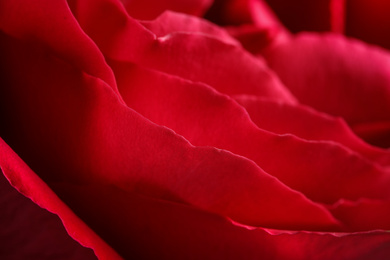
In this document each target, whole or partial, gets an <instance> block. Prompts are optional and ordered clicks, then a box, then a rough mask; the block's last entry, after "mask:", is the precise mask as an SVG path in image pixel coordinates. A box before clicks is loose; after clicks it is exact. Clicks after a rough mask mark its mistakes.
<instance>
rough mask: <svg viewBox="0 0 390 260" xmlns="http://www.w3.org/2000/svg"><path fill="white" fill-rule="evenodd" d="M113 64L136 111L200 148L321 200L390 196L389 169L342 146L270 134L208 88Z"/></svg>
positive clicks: (127, 100)
mask: <svg viewBox="0 0 390 260" xmlns="http://www.w3.org/2000/svg"><path fill="white" fill-rule="evenodd" d="M109 63H110V65H111V67H112V68H113V70H114V71H115V75H116V76H117V82H118V88H119V89H120V92H121V94H122V96H123V99H124V100H125V101H126V102H127V104H128V105H129V106H130V107H132V108H134V109H136V110H137V111H138V112H140V113H141V114H142V115H144V116H146V117H147V118H149V119H151V120H152V121H153V122H156V123H158V124H161V125H164V126H168V127H169V128H171V129H173V130H174V131H175V132H177V133H179V134H181V135H183V136H184V137H185V138H187V139H188V140H189V141H190V142H191V143H193V144H195V145H200V146H215V147H217V148H222V149H227V150H229V151H232V152H233V153H236V154H239V155H242V156H245V157H247V158H249V159H251V160H253V161H254V162H256V163H257V164H258V165H259V166H260V167H261V168H263V169H264V170H265V171H266V172H268V173H270V174H271V175H273V176H275V177H277V178H278V179H280V180H281V181H282V182H283V183H285V184H287V185H288V186H289V187H291V188H293V189H295V190H298V191H300V192H303V193H304V194H305V195H306V196H307V197H309V198H310V199H312V200H315V201H321V202H327V203H329V202H331V201H333V202H335V201H337V200H338V199H340V198H354V199H357V198H360V197H375V198H388V197H389V196H390V194H389V192H388V191H389V189H388V185H389V181H390V179H389V175H388V170H386V169H384V168H381V167H380V166H379V165H375V164H374V163H371V162H369V161H368V160H365V159H363V158H362V157H361V156H359V155H358V154H356V153H354V152H352V151H351V150H349V149H346V148H344V147H342V146H340V145H338V144H337V143H334V142H322V141H321V142H313V141H310V142H309V141H305V140H302V139H299V138H296V137H294V136H292V135H284V136H279V135H275V134H273V133H270V132H266V131H264V130H262V129H259V128H257V127H256V125H254V124H253V122H251V120H250V118H249V117H248V114H247V113H246V111H245V110H244V109H243V108H242V107H240V106H238V105H237V104H236V103H235V102H233V101H232V100H231V99H229V98H228V97H226V96H221V95H220V94H219V93H216V92H215V91H214V90H213V89H211V88H210V87H208V86H205V85H202V84H194V83H192V82H188V81H186V80H183V79H180V78H177V77H172V76H170V75H167V74H163V73H161V72H156V71H151V70H147V69H144V68H140V67H137V66H134V65H132V64H129V63H119V62H114V61H109ZM383 154H386V153H382V154H381V155H383ZM386 155H387V156H388V154H386Z"/></svg>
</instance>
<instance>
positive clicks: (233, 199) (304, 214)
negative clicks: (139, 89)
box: [0, 36, 335, 229]
mask: <svg viewBox="0 0 390 260" xmlns="http://www.w3.org/2000/svg"><path fill="white" fill-rule="evenodd" d="M1 42H2V46H1V48H0V50H2V51H3V53H2V57H4V58H3V62H4V64H7V66H6V67H5V66H4V67H5V70H4V75H3V79H4V81H3V83H2V86H3V88H2V93H1V95H0V97H1V102H0V104H1V106H2V109H1V110H0V111H1V114H0V115H1V120H2V122H4V123H3V124H2V128H1V129H0V133H1V136H2V137H3V138H4V139H5V140H6V141H7V143H9V144H10V145H12V147H13V148H14V149H15V150H16V151H17V152H18V154H20V156H21V157H22V158H23V159H24V160H26V162H27V163H28V164H29V165H30V166H31V167H32V168H33V169H34V170H35V171H36V172H37V173H39V175H40V176H41V177H42V179H43V180H45V181H47V182H54V181H63V180H65V181H73V182H78V183H79V182H82V183H84V182H87V183H90V182H96V181H98V182H100V181H102V182H108V183H115V184H116V185H118V186H120V187H122V188H124V189H128V190H138V191H140V192H142V193H145V194H149V195H151V196H156V197H161V198H167V199H172V200H176V201H185V202H187V203H191V204H194V205H197V206H198V207H200V208H204V209H207V210H210V211H214V212H218V213H220V214H222V215H227V216H230V217H232V218H233V219H235V220H237V221H240V222H243V223H247V224H253V225H268V226H270V227H271V226H272V227H283V228H297V229H298V228H308V229H328V228H329V227H334V226H335V221H334V220H333V219H332V218H331V216H330V214H329V213H328V212H327V211H326V210H325V209H324V208H322V207H320V206H318V205H317V204H314V203H313V202H311V201H309V200H307V199H306V198H305V197H304V196H303V195H302V194H300V193H297V192H295V191H292V190H290V189H289V188H287V187H286V186H284V185H282V184H281V183H280V182H279V181H278V180H276V179H275V178H273V177H271V176H269V175H268V174H266V173H265V172H263V171H262V170H261V169H260V168H258V167H257V166H256V165H255V164H254V163H253V162H251V161H249V160H246V159H244V158H242V157H238V156H234V155H233V154H231V153H228V152H224V151H220V150H217V149H212V148H194V147H193V146H191V145H190V144H189V143H188V142H187V141H186V140H184V139H182V138H180V137H179V136H177V135H175V134H174V133H173V132H172V131H170V130H168V129H164V128H161V127H157V126H155V125H153V124H151V123H150V122H148V121H147V120H145V119H144V118H142V117H141V116H140V115H138V114H137V113H135V112H134V111H132V110H130V109H128V108H127V107H126V106H125V105H124V104H123V103H122V102H121V101H120V100H119V99H118V97H117V96H116V95H115V94H114V92H113V91H112V90H111V89H109V88H108V87H107V85H106V84H105V83H104V82H102V81H101V80H99V79H96V78H93V77H91V76H88V75H87V74H85V73H83V72H81V71H79V70H77V69H75V68H74V67H73V66H71V65H70V64H67V63H64V62H63V61H62V60H59V59H58V58H57V57H56V56H57V55H55V53H50V51H49V50H47V49H46V48H43V49H41V48H40V47H37V46H34V43H32V42H29V43H21V42H19V41H16V40H13V39H9V38H8V37H6V36H3V37H2V38H1ZM20 75H23V76H20ZM8 111H12V114H10V112H8ZM36 149H38V150H37V151H35V150H36ZM53 173H55V174H53ZM108 173H109V174H108ZM275 195H277V196H275ZM264 198H266V199H264ZM275 205H278V206H275ZM286 216H288V217H286Z"/></svg>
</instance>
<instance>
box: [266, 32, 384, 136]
mask: <svg viewBox="0 0 390 260" xmlns="http://www.w3.org/2000/svg"><path fill="white" fill-rule="evenodd" d="M264 55H265V58H266V59H267V61H268V64H269V66H270V67H271V68H272V69H273V70H274V71H275V72H277V74H278V76H279V77H280V78H281V80H282V81H283V82H284V83H285V84H286V85H287V87H288V88H289V89H290V90H291V92H292V93H293V94H294V95H295V96H296V97H297V98H298V99H299V101H301V102H302V103H304V104H307V105H309V106H312V107H313V108H316V109H318V110H320V111H324V112H326V113H329V114H331V115H335V116H341V117H343V118H344V119H345V120H346V121H347V122H348V123H349V124H350V125H351V126H352V127H354V126H355V125H356V126H357V125H360V124H366V123H375V122H382V121H388V120H389V119H390V105H389V104H390V76H389V75H390V73H389V72H390V55H389V53H387V52H386V51H384V50H382V49H378V48H375V47H373V46H368V45H365V44H363V43H361V42H358V41H354V40H346V39H344V38H342V37H341V36H336V35H316V34H301V35H298V36H296V37H293V38H290V39H287V40H285V41H279V43H278V44H275V45H274V46H273V47H270V48H269V49H268V50H267V51H265V52H264ZM387 133H389V132H388V130H387Z"/></svg>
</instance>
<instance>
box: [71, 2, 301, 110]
mask: <svg viewBox="0 0 390 260" xmlns="http://www.w3.org/2000/svg"><path fill="white" fill-rule="evenodd" d="M77 3H78V5H75V6H74V7H72V10H74V11H73V12H74V13H75V15H76V17H77V19H78V21H79V22H80V25H81V26H82V27H83V29H84V30H85V31H86V32H87V33H88V35H89V36H90V37H91V38H92V39H94V41H95V42H96V43H97V44H98V45H99V47H100V49H101V51H102V52H103V54H104V55H105V56H106V58H110V59H116V60H119V61H130V62H137V63H139V64H142V65H144V66H147V67H151V68H154V69H158V70H162V71H165V72H167V73H170V74H174V75H179V76H181V77H183V78H188V79H191V80H194V81H201V82H204V83H207V84H209V85H211V86H213V87H214V88H215V89H217V90H218V91H220V92H222V93H228V94H243V93H247V94H253V95H261V96H268V97H270V98H275V99H280V100H285V101H286V102H292V103H293V102H295V98H294V97H293V96H292V95H291V94H290V93H289V92H288V91H287V90H286V89H285V87H284V86H283V85H282V84H281V83H280V81H279V80H278V78H277V77H276V76H275V75H274V74H273V72H272V71H270V70H269V69H268V68H267V66H266V65H265V63H264V62H262V61H260V60H256V59H255V58H254V57H253V56H252V55H250V54H248V53H247V52H245V51H243V50H242V49H241V48H239V47H237V46H233V45H231V44H226V43H224V42H221V41H219V40H217V39H215V38H212V37H207V36H205V35H192V34H188V33H172V34H168V35H166V36H164V37H160V38H158V37H157V36H156V35H154V34H152V33H151V32H150V31H149V30H146V29H145V28H144V27H142V26H141V25H140V24H139V23H138V22H137V21H135V20H134V19H132V18H131V17H129V16H127V15H126V13H124V12H125V11H124V10H122V9H121V6H120V5H118V3H117V2H115V0H99V1H79V2H77ZM87 3H89V4H87ZM83 4H84V5H86V6H84V5H83ZM101 17H104V19H101ZM91 21H93V23H91ZM233 64H234V66H233ZM205 68H207V69H205ZM237 68H239V69H237ZM260 82H261V84H260ZM238 86H240V87H238Z"/></svg>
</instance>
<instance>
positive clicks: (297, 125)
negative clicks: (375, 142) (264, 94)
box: [234, 96, 390, 166]
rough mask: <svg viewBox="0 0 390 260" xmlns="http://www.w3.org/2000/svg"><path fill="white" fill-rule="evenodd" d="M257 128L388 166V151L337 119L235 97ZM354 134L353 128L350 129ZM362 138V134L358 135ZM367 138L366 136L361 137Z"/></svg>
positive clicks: (306, 109)
mask: <svg viewBox="0 0 390 260" xmlns="http://www.w3.org/2000/svg"><path fill="white" fill-rule="evenodd" d="M234 98H235V100H237V101H238V102H239V103H240V104H241V105H242V106H244V107H245V109H246V111H247V112H248V113H249V115H250V117H251V119H252V120H253V122H254V123H256V124H257V125H258V126H259V127H260V128H262V129H265V130H268V131H271V132H274V133H277V134H294V135H296V136H298V137H301V138H303V139H307V140H316V141H333V142H337V143H340V144H342V145H344V146H346V147H348V148H350V149H352V150H353V151H355V152H357V153H359V154H361V155H363V156H364V157H365V158H367V159H369V160H372V161H375V162H376V163H379V164H381V165H383V166H390V152H389V151H387V150H384V149H379V148H377V147H374V146H371V145H369V144H367V143H365V142H364V141H362V140H361V139H360V138H359V137H357V136H356V135H355V134H354V132H352V131H351V129H350V128H349V127H348V125H347V124H346V123H345V122H344V120H343V119H341V118H336V117H332V116H330V115H327V114H325V113H321V112H318V111H316V110H314V109H312V108H310V107H307V106H304V105H299V104H295V105H291V104H285V103H281V102H276V101H273V100H269V99H264V98H259V97H254V96H235V97H234ZM354 130H355V131H356V128H355V129H354ZM359 135H362V136H363V134H362V133H359ZM365 139H367V137H366V138H365Z"/></svg>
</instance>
